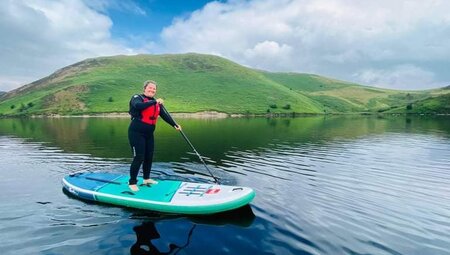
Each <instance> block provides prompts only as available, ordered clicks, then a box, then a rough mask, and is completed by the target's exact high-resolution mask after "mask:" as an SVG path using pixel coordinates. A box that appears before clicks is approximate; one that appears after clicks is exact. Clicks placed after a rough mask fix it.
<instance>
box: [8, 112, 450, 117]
mask: <svg viewBox="0 0 450 255" xmlns="http://www.w3.org/2000/svg"><path fill="white" fill-rule="evenodd" d="M170 115H171V116H173V117H174V118H178V119H226V118H261V117H263V118H295V117H310V116H386V115H389V116H408V115H415V116H450V114H448V113H379V112H373V113H372V112H359V113H326V114H324V113H295V112H292V113H270V114H267V113H260V114H258V113H250V114H242V113H224V112H216V111H203V112H194V113H190V112H185V113H183V112H174V113H170ZM2 118H130V115H129V114H128V112H109V113H92V114H73V115H64V114H30V115H26V114H23V115H0V119H2Z"/></svg>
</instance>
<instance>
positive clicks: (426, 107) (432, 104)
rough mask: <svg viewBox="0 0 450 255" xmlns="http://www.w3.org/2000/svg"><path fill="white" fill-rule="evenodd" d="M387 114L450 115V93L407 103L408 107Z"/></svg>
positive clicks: (394, 109) (398, 108)
mask: <svg viewBox="0 0 450 255" xmlns="http://www.w3.org/2000/svg"><path fill="white" fill-rule="evenodd" d="M387 112H388V113H413V114H421V113H433V114H448V113H450V93H447V94H442V95H438V96H434V97H430V98H426V99H423V100H419V101H416V102H411V103H407V104H406V105H403V106H400V107H396V108H393V109H390V110H388V111H387Z"/></svg>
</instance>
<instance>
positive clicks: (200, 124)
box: [0, 116, 450, 164]
mask: <svg viewBox="0 0 450 255" xmlns="http://www.w3.org/2000/svg"><path fill="white" fill-rule="evenodd" d="M179 122H180V123H181V124H182V125H183V127H184V131H185V133H186V134H187V135H188V137H189V139H190V140H191V141H192V143H193V144H194V146H195V147H196V148H197V150H198V151H199V152H200V153H201V154H202V155H203V156H206V159H207V160H209V161H210V162H212V163H216V164H221V163H222V160H223V159H224V154H226V153H227V152H229V151H247V150H253V149H256V148H271V147H274V146H278V145H280V144H291V143H296V144H299V143H302V144H308V143H324V142H327V141H332V140H336V139H358V138H361V137H364V136H366V135H368V134H371V135H373V134H381V133H385V132H405V131H406V132H412V133H427V132H430V131H432V132H434V134H439V133H440V134H441V135H443V136H446V137H448V136H449V134H450V121H449V119H448V118H445V117H442V118H441V117H438V116H437V117H411V116H409V117H406V118H405V117H397V118H394V117H390V118H388V117H339V116H337V117H323V116H320V117H305V118H293V119H264V118H260V119H217V120H215V119H213V120H193V119H180V120H179ZM128 124H129V120H128V119H126V118H61V119H1V120H0V135H12V136H17V137H24V138H27V139H32V140H34V141H38V142H45V143H49V144H50V145H52V146H56V147H59V148H61V149H63V150H64V151H66V152H72V153H81V154H89V155H91V156H94V157H101V158H116V159H125V160H129V158H130V157H131V155H130V149H129V145H128V140H127V134H126V132H127V127H128ZM187 152H190V148H189V147H188V145H187V144H186V143H185V142H184V140H183V139H182V137H181V135H179V134H177V133H176V132H175V131H174V130H173V128H171V127H168V126H167V125H159V126H158V127H157V130H156V151H155V160H154V161H156V162H171V161H172V162H180V161H184V162H189V161H194V162H196V160H195V155H193V154H192V153H187Z"/></svg>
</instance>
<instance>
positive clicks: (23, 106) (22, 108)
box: [19, 103, 27, 112]
mask: <svg viewBox="0 0 450 255" xmlns="http://www.w3.org/2000/svg"><path fill="white" fill-rule="evenodd" d="M26 109H27V107H26V106H25V105H24V104H23V103H21V104H20V108H19V112H23V111H25V110H26Z"/></svg>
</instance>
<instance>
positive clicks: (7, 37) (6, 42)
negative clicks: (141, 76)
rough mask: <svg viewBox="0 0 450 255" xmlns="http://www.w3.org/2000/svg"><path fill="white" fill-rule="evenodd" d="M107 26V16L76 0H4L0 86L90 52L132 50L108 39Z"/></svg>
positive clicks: (33, 76) (0, 22) (0, 18)
mask: <svg viewBox="0 0 450 255" xmlns="http://www.w3.org/2000/svg"><path fill="white" fill-rule="evenodd" d="M111 26H112V22H111V20H110V18H109V17H107V16H105V15H102V14H100V13H98V12H96V11H94V10H93V9H91V8H89V7H87V6H86V5H84V4H83V2H81V1H77V0H62V1H44V0H22V1H6V2H3V3H2V8H1V9H0V34H2V36H1V38H0V49H1V52H2V58H1V60H0V90H9V89H11V88H13V87H18V86H17V85H18V83H21V85H23V84H25V83H28V82H31V81H34V80H36V79H39V78H42V77H44V76H46V75H49V74H50V73H51V72H53V71H55V70H56V69H59V68H61V67H64V66H66V65H69V64H73V63H74V62H77V61H80V60H83V59H86V58H89V57H96V56H104V55H116V54H130V53H134V51H133V50H132V49H128V48H126V47H124V46H122V45H121V44H119V43H117V42H114V41H113V40H112V38H111V35H110V32H109V31H110V28H111Z"/></svg>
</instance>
